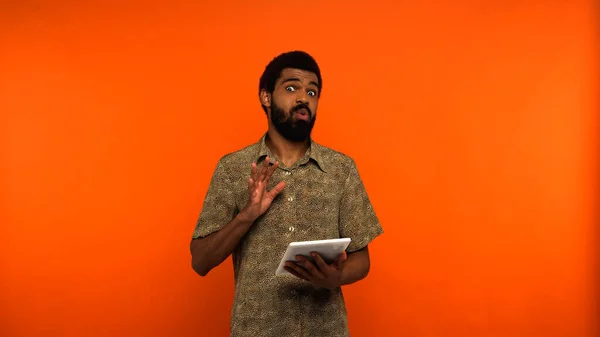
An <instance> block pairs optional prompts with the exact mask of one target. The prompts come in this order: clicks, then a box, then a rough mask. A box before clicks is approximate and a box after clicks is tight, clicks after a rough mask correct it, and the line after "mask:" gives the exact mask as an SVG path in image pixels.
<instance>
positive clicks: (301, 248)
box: [275, 238, 351, 276]
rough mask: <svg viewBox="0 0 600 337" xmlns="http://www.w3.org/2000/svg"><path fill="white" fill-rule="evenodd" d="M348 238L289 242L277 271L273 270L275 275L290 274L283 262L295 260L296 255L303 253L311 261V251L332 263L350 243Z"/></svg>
mask: <svg viewBox="0 0 600 337" xmlns="http://www.w3.org/2000/svg"><path fill="white" fill-rule="evenodd" d="M350 241H351V240H350V238H341V239H328V240H315V241H299V242H291V243H290V244H289V245H288V247H287V249H286V251H285V254H283V258H282V259H281V262H279V267H278V268H277V271H275V275H277V276H279V275H286V274H288V275H291V274H290V273H288V272H287V270H285V269H284V267H285V263H286V262H288V261H292V262H297V260H296V255H303V256H305V257H306V258H308V259H309V260H311V261H313V257H312V256H310V253H311V252H317V253H319V255H321V257H323V260H325V262H327V263H332V262H333V261H335V259H336V258H337V257H338V256H339V255H340V254H341V253H343V252H344V251H345V250H346V248H348V245H349V244H350Z"/></svg>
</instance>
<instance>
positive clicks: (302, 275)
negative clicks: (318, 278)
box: [287, 262, 311, 281]
mask: <svg viewBox="0 0 600 337" xmlns="http://www.w3.org/2000/svg"><path fill="white" fill-rule="evenodd" d="M287 267H288V268H289V269H291V270H292V271H294V272H295V274H296V275H298V277H299V278H301V279H303V280H307V281H310V280H311V275H310V274H309V273H308V272H307V271H306V270H305V269H304V268H302V267H301V266H300V265H298V264H297V263H295V262H288V263H287Z"/></svg>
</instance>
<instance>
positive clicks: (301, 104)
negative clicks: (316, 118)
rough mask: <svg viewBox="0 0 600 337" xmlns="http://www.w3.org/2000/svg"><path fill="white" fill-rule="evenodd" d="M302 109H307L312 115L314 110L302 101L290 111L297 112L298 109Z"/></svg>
mask: <svg viewBox="0 0 600 337" xmlns="http://www.w3.org/2000/svg"><path fill="white" fill-rule="evenodd" d="M302 109H306V111H307V112H308V115H309V116H312V111H311V110H310V108H309V107H308V105H307V104H304V103H300V104H298V105H296V106H295V107H293V108H292V110H290V112H291V113H295V112H296V111H298V110H302Z"/></svg>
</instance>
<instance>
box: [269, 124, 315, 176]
mask: <svg viewBox="0 0 600 337" xmlns="http://www.w3.org/2000/svg"><path fill="white" fill-rule="evenodd" d="M265 143H266V144H267V147H268V148H269V150H271V153H273V155H275V156H276V157H277V159H279V161H281V162H282V164H283V165H285V166H286V167H291V166H292V165H294V163H295V162H296V161H298V159H300V158H302V157H303V156H304V154H305V153H306V151H307V150H308V146H309V143H310V139H307V140H305V141H301V142H293V141H290V140H288V139H286V138H285V137H283V136H282V135H280V134H279V132H277V130H275V129H272V128H269V130H268V131H267V137H266V139H265Z"/></svg>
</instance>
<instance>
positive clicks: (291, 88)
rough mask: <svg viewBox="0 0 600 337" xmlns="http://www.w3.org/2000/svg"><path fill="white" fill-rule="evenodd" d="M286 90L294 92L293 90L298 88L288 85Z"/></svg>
mask: <svg viewBox="0 0 600 337" xmlns="http://www.w3.org/2000/svg"><path fill="white" fill-rule="evenodd" d="M285 90H287V91H291V92H293V91H296V88H294V87H292V86H288V87H285Z"/></svg>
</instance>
